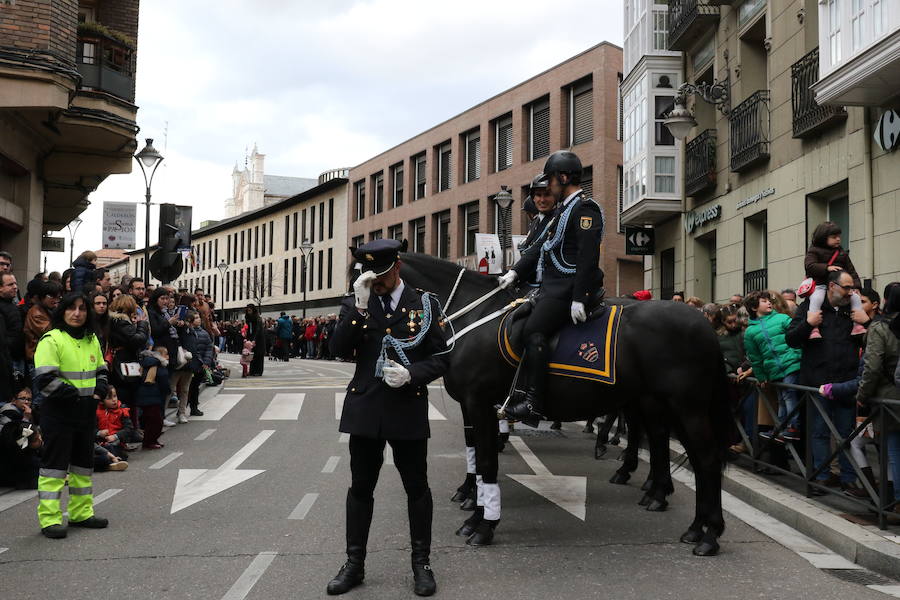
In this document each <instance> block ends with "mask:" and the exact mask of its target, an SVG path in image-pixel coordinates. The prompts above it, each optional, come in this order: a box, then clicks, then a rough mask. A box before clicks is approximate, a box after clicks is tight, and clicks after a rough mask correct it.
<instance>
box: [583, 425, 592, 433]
mask: <svg viewBox="0 0 900 600" xmlns="http://www.w3.org/2000/svg"><path fill="white" fill-rule="evenodd" d="M581 433H594V427H593V425H585V426H584V429H582V430H581Z"/></svg>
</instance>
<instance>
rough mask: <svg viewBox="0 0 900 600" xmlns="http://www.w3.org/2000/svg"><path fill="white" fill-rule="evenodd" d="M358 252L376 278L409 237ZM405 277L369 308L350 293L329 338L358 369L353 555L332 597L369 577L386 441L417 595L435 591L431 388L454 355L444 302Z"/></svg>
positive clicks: (331, 588) (347, 401)
mask: <svg viewBox="0 0 900 600" xmlns="http://www.w3.org/2000/svg"><path fill="white" fill-rule="evenodd" d="M351 250H352V251H353V255H354V257H355V258H356V260H357V261H359V263H361V265H362V269H361V270H362V271H363V272H364V275H362V276H360V279H362V278H364V277H366V275H365V274H366V273H368V272H369V271H371V273H368V274H369V275H371V279H374V278H375V276H376V275H377V276H382V275H384V274H385V273H388V272H389V271H390V270H391V269H392V268H393V266H394V264H395V262H396V261H397V260H398V257H399V252H400V251H402V250H405V242H404V243H403V244H401V243H400V242H398V241H396V240H376V241H374V242H370V243H368V244H365V245H363V246H360V247H359V248H355V249H351ZM371 279H370V281H371ZM359 281H360V280H357V282H359ZM399 281H400V282H399V283H398V285H397V287H396V288H395V290H394V293H393V294H385V295H384V296H378V295H376V294H375V293H372V294H371V295H370V296H369V298H368V302H367V305H366V307H365V308H359V307H358V305H359V300H358V298H357V297H355V296H354V295H353V294H351V295H349V296H347V297H346V298H345V299H344V301H343V303H342V305H341V314H340V318H339V320H338V323H337V326H336V327H335V329H334V333H333V334H332V336H331V340H330V350H331V352H332V354H334V355H335V356H339V357H343V358H346V359H353V358H355V359H356V371H355V372H354V374H353V379H352V380H351V381H350V384H349V385H348V386H347V394H346V396H345V397H344V407H343V412H342V414H341V424H340V431H341V432H343V433H349V434H350V469H351V474H352V484H351V487H350V490H349V491H348V493H347V557H348V560H347V563H346V564H345V565H344V567H342V569H341V571H340V573H339V574H338V575H337V577H336V578H335V579H334V580H333V581H332V582H331V583H329V585H328V593H329V594H340V593H344V592H346V591H348V590H349V589H351V588H352V587H354V586H355V585H358V584H359V583H361V582H362V578H363V575H364V570H363V564H364V560H365V556H366V543H367V540H368V535H369V525H370V524H371V521H372V510H373V507H374V498H373V492H374V490H375V485H376V483H377V482H378V474H379V471H380V469H381V465H382V462H383V451H384V445H385V442H387V443H390V444H391V448H392V449H393V453H394V464H395V465H396V467H397V470H398V471H399V472H400V477H401V479H402V480H403V487H404V489H405V490H406V494H407V508H408V514H409V527H410V537H411V538H412V562H413V574H414V578H415V582H416V593H417V594H421V595H430V594H431V593H433V592H434V579H433V576H432V574H431V571H430V564H429V555H430V550H431V518H432V498H431V490H430V489H429V488H428V478H427V472H426V469H427V464H426V452H427V439H428V437H429V436H430V430H429V425H428V388H427V385H428V383H430V382H431V381H434V380H435V379H437V378H439V377H441V376H442V375H443V374H444V372H445V371H446V370H447V366H448V365H449V358H448V356H447V355H446V354H437V353H439V352H443V351H444V350H446V343H445V341H444V335H443V332H442V330H441V328H440V326H439V324H438V323H439V321H440V308H439V306H438V303H437V301H436V300H435V299H434V298H433V297H431V296H430V295H429V294H425V293H423V292H421V291H420V290H416V289H414V288H412V287H410V286H409V285H407V284H405V283H404V282H403V281H402V279H401V280H399ZM354 287H355V288H356V287H357V286H356V284H355V285H354ZM401 288H402V289H401ZM399 363H402V366H401V364H399ZM389 371H393V372H392V373H391V375H393V374H395V373H396V372H398V371H399V372H401V373H403V378H402V379H401V381H403V382H404V383H402V385H399V387H391V386H390V385H389V384H388V383H387V382H388V381H389ZM392 383H394V384H395V385H396V383H397V382H396V381H392ZM429 580H430V586H429ZM420 584H421V585H420Z"/></svg>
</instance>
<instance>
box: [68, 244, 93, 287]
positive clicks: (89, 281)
mask: <svg viewBox="0 0 900 600" xmlns="http://www.w3.org/2000/svg"><path fill="white" fill-rule="evenodd" d="M72 268H73V269H74V273H72V279H71V284H72V291H73V292H81V293H82V294H84V295H88V294H90V293H91V292H93V291H94V290H95V289H96V287H97V276H96V275H95V274H94V271H95V269H96V268H97V255H96V254H95V253H94V252H92V251H90V250H85V251H84V252H82V253H81V254H80V255H79V256H78V258H76V259H75V260H74V261H72Z"/></svg>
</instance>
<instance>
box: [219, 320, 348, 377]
mask: <svg viewBox="0 0 900 600" xmlns="http://www.w3.org/2000/svg"><path fill="white" fill-rule="evenodd" d="M254 320H255V319H249V318H248V320H245V321H244V322H241V321H225V322H223V323H222V324H221V325H222V326H221V331H222V332H221V335H220V337H219V338H218V341H217V345H218V348H219V350H220V351H223V352H230V353H234V354H240V355H241V364H242V365H244V366H245V367H246V368H245V369H244V374H243V376H244V377H247V376H251V375H254V374H256V373H254V372H253V369H252V368H251V364H252V362H253V360H255V359H256V356H257V355H258V354H259V353H258V351H257V349H258V348H263V349H264V354H265V356H268V357H269V360H280V361H288V360H290V359H291V358H303V359H319V360H334V359H335V357H333V356H332V355H331V353H330V352H329V350H328V339H329V338H330V337H331V334H332V332H334V327H335V325H337V315H336V314H334V313H331V314H327V315H321V316H317V317H310V318H308V319H305V318H301V317H298V316H296V315H288V314H287V313H284V312H282V313H281V314H280V316H279V317H278V318H277V319H275V318H271V317H267V318H265V319H261V320H260V321H259V324H258V327H259V329H260V330H261V331H262V332H263V337H262V346H258V345H248V344H247V341H248V340H253V341H254V342H255V341H256V339H257V338H256V336H255V335H253V334H251V335H248V331H251V332H252V330H253V328H254V326H253V325H251V322H252V321H254ZM258 374H260V375H261V374H262V372H261V370H260V372H259V373H258Z"/></svg>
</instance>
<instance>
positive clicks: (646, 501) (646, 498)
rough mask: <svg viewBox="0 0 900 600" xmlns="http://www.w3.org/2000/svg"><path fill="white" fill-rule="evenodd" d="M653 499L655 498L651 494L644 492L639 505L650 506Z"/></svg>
mask: <svg viewBox="0 0 900 600" xmlns="http://www.w3.org/2000/svg"><path fill="white" fill-rule="evenodd" d="M652 501H653V498H651V497H650V494H644V497H643V498H641V499H640V501H639V502H638V506H650V503H651V502H652Z"/></svg>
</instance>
